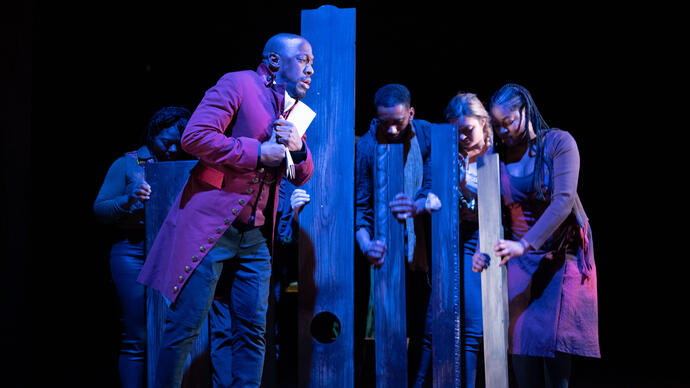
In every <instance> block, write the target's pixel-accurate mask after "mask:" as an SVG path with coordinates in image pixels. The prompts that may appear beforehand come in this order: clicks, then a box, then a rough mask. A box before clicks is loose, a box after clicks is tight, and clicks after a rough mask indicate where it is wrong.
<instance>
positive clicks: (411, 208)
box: [388, 193, 427, 222]
mask: <svg viewBox="0 0 690 388" xmlns="http://www.w3.org/2000/svg"><path fill="white" fill-rule="evenodd" d="M425 204H426V198H420V199H418V200H417V201H416V202H415V201H413V200H412V198H410V197H409V196H408V195H407V194H405V193H398V195H396V196H395V198H393V200H392V201H391V202H390V203H389V204H388V206H389V207H390V209H391V212H392V213H393V215H394V216H395V219H396V220H398V221H399V222H405V220H406V219H408V218H410V217H416V216H417V215H418V214H419V213H421V212H423V211H426V210H427V209H426V206H425Z"/></svg>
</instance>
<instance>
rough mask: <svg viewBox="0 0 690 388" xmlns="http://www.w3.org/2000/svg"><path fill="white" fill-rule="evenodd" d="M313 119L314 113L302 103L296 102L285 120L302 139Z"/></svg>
mask: <svg viewBox="0 0 690 388" xmlns="http://www.w3.org/2000/svg"><path fill="white" fill-rule="evenodd" d="M314 117H316V112H314V111H313V110H312V109H311V108H310V107H309V106H307V104H305V103H303V102H302V101H297V104H296V105H295V107H294V108H292V111H290V115H288V118H287V119H286V120H287V121H289V122H291V123H293V124H295V127H297V131H299V136H300V137H302V136H304V133H305V132H307V128H309V124H311V122H312V120H314Z"/></svg>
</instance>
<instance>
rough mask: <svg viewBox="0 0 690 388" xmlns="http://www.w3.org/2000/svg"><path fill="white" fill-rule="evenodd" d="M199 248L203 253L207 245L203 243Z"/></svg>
mask: <svg viewBox="0 0 690 388" xmlns="http://www.w3.org/2000/svg"><path fill="white" fill-rule="evenodd" d="M199 250H200V251H201V252H202V253H203V252H206V247H205V246H203V245H202V246H201V247H199Z"/></svg>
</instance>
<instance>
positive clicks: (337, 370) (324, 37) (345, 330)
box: [298, 6, 356, 388]
mask: <svg viewBox="0 0 690 388" xmlns="http://www.w3.org/2000/svg"><path fill="white" fill-rule="evenodd" d="M355 22H356V20H355V9H354V8H349V9H339V8H336V7H333V6H323V7H320V8H318V9H315V10H303V11H302V36H304V37H305V38H306V39H307V40H309V42H310V43H311V45H312V49H313V52H314V56H315V57H316V60H315V66H314V67H315V74H314V77H313V78H312V83H311V85H310V86H311V87H310V90H309V92H308V93H307V96H306V98H305V99H304V102H305V103H306V104H307V105H309V106H310V107H311V108H312V109H314V111H315V112H316V118H315V119H314V121H313V122H312V124H311V126H310V127H309V129H308V130H307V143H308V144H309V148H310V149H311V152H312V157H313V160H314V174H313V176H312V178H311V180H310V181H309V182H308V183H307V184H306V185H305V186H306V187H305V190H306V191H307V192H308V193H309V194H310V195H311V203H310V204H309V205H307V206H306V207H305V208H304V210H302V212H301V214H300V219H299V224H300V227H301V230H300V234H299V300H298V303H299V307H298V309H299V314H298V319H299V324H298V325H299V328H298V337H299V338H298V352H299V386H300V387H338V388H340V387H343V388H350V387H353V386H354V360H353V353H354V350H353V344H354V314H353V305H354V290H353V286H354V278H353V272H354V263H353V257H354V225H355V221H354V206H353V204H354V153H355V147H354V139H355V133H354V125H355V121H354V120H355Z"/></svg>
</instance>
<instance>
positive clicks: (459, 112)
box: [445, 92, 493, 148]
mask: <svg viewBox="0 0 690 388" xmlns="http://www.w3.org/2000/svg"><path fill="white" fill-rule="evenodd" d="M445 115H446V120H451V119H457V118H459V117H460V116H472V117H475V118H478V119H484V128H482V132H483V133H484V145H485V146H486V147H487V148H488V147H491V144H492V142H493V131H492V129H491V119H490V118H489V113H488V112H487V111H486V108H484V104H482V102H481V101H479V98H478V97H477V95H476V94H474V93H462V92H460V93H458V94H456V95H455V97H453V98H452V99H451V100H450V102H449V103H448V106H447V107H446V111H445Z"/></svg>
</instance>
